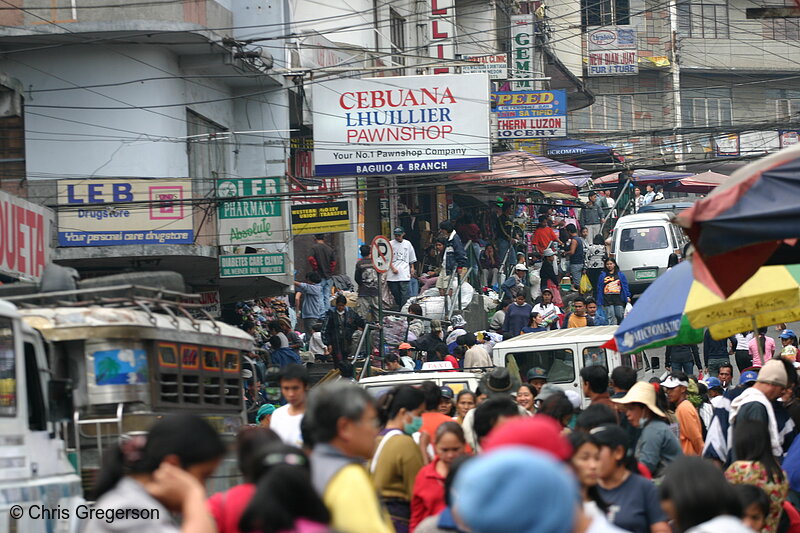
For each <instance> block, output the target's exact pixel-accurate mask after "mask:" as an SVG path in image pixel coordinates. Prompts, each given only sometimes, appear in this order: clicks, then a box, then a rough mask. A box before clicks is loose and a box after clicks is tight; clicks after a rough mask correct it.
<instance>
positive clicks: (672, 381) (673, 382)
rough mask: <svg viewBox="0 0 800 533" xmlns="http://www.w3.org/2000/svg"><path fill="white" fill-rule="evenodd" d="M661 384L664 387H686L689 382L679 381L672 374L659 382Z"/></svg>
mask: <svg viewBox="0 0 800 533" xmlns="http://www.w3.org/2000/svg"><path fill="white" fill-rule="evenodd" d="M661 386H662V387H664V388H665V389H674V388H675V387H688V386H689V383H687V382H686V381H681V380H679V379H678V378H676V377H674V376H670V377H668V378H667V379H665V380H664V381H663V382H662V383H661Z"/></svg>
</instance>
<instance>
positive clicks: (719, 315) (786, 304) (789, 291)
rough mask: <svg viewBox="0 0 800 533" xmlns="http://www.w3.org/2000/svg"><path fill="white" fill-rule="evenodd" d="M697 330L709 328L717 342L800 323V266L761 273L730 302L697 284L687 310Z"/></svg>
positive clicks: (691, 293) (687, 302)
mask: <svg viewBox="0 0 800 533" xmlns="http://www.w3.org/2000/svg"><path fill="white" fill-rule="evenodd" d="M684 312H685V313H686V317H687V318H688V319H689V323H690V324H691V325H692V327H695V328H709V331H710V332H711V336H712V337H714V338H715V339H724V338H726V337H730V336H732V335H735V334H736V333H739V332H742V331H749V330H752V329H757V328H763V327H767V326H772V325H774V324H780V323H782V322H794V321H796V320H798V319H800V265H773V266H765V267H761V268H760V269H758V271H757V272H756V273H755V274H753V276H752V277H751V278H750V279H748V280H747V281H746V282H744V284H743V285H742V286H741V287H739V288H738V289H737V290H736V292H734V293H733V294H731V295H730V296H729V297H728V298H726V299H722V298H720V297H719V296H717V295H716V294H715V293H714V292H712V291H711V290H710V289H709V288H708V287H706V286H705V285H703V284H702V283H700V282H698V281H695V282H694V283H693V284H692V288H691V290H690V291H689V296H688V298H687V299H686V308H685V310H684Z"/></svg>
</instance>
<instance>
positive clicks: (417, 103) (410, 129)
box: [312, 74, 490, 176]
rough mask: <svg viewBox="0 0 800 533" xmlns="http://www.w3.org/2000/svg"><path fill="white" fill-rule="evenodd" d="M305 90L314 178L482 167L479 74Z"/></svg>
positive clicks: (484, 108)
mask: <svg viewBox="0 0 800 533" xmlns="http://www.w3.org/2000/svg"><path fill="white" fill-rule="evenodd" d="M312 90H313V95H312V100H313V105H314V172H315V174H316V175H317V176H342V175H345V176H346V175H371V174H379V175H380V174H409V173H420V172H453V171H459V172H460V171H467V170H486V169H488V167H489V154H490V149H489V143H490V139H489V115H488V113H489V105H488V104H489V79H488V77H487V76H486V74H461V75H439V76H405V77H396V78H373V79H358V80H354V79H338V80H331V81H327V82H321V83H318V84H315V85H314V87H313V89H312ZM483 117H485V118H486V123H484V122H483V120H482V118H483ZM421 145H422V146H424V149H422V148H420V146H421Z"/></svg>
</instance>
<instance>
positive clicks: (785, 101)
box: [766, 89, 800, 120]
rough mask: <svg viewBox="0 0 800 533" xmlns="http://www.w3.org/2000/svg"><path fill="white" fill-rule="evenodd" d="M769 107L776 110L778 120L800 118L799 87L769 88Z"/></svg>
mask: <svg viewBox="0 0 800 533" xmlns="http://www.w3.org/2000/svg"><path fill="white" fill-rule="evenodd" d="M766 97H767V109H769V110H772V109H774V110H775V118H776V119H777V120H797V119H800V90H799V89H767V90H766Z"/></svg>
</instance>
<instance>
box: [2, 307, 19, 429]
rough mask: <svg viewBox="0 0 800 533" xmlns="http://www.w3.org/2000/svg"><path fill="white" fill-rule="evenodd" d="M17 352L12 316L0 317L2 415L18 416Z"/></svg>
mask: <svg viewBox="0 0 800 533" xmlns="http://www.w3.org/2000/svg"><path fill="white" fill-rule="evenodd" d="M16 357H17V354H16V353H14V330H13V329H12V328H11V319H10V318H0V416H17V360H16Z"/></svg>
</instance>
